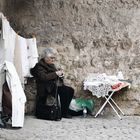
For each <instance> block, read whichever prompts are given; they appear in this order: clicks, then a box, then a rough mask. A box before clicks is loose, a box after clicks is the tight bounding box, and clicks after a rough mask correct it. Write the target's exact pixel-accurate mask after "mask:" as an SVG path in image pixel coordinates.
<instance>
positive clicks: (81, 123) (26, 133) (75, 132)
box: [0, 116, 140, 140]
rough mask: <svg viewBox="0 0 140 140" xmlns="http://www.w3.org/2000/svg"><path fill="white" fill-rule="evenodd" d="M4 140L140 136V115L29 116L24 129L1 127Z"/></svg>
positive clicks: (138, 138) (136, 139)
mask: <svg viewBox="0 0 140 140" xmlns="http://www.w3.org/2000/svg"><path fill="white" fill-rule="evenodd" d="M0 140H140V117H138V116H133V117H128V116H124V117H123V119H122V120H119V119H118V118H117V117H116V116H115V117H113V116H110V117H105V116H100V117H98V118H93V117H87V118H81V117H74V118H72V119H62V120H61V121H58V122H55V121H46V120H39V119H36V118H34V117H32V116H26V118H25V125H24V127H23V128H21V129H0Z"/></svg>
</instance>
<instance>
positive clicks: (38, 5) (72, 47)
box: [3, 0, 140, 115]
mask: <svg viewBox="0 0 140 140" xmlns="http://www.w3.org/2000/svg"><path fill="white" fill-rule="evenodd" d="M3 1H4V0H3ZM5 2H6V5H5V8H4V14H5V15H6V16H7V17H8V19H9V20H10V23H11V26H12V27H13V28H14V29H15V30H16V31H18V32H19V34H21V35H22V36H24V37H31V36H33V35H35V36H36V37H37V43H38V50H39V53H40V55H41V52H42V50H43V49H44V48H45V47H48V46H51V47H54V48H57V50H58V52H59V57H58V61H60V63H61V65H62V68H63V69H64V71H65V73H66V74H65V79H66V80H65V82H66V83H67V84H68V85H71V86H72V87H74V88H75V95H76V96H81V95H82V96H85V95H86V93H85V91H83V90H82V81H83V80H84V77H85V76H86V75H87V74H88V73H90V72H92V73H94V72H95V73H97V72H99V73H104V72H105V73H107V74H116V73H117V71H119V70H121V71H122V72H123V74H124V77H125V78H126V79H130V80H132V88H131V90H130V91H128V92H125V93H123V94H121V96H116V97H115V98H116V100H117V102H118V103H119V104H120V106H121V107H122V108H123V110H124V111H125V113H126V114H139V115H140V109H139V108H140V90H139V89H140V61H139V57H140V1H139V0H67V1H66V0H5ZM27 87H28V90H29V89H30V88H31V87H30V88H29V86H27ZM31 89H32V88H31ZM31 91H32V90H31ZM27 94H28V93H27ZM88 95H90V94H89V93H88ZM29 99H30V98H29ZM32 100H33V101H34V99H32ZM28 101H30V100H28ZM97 103H99V102H98V100H97ZM29 106H30V105H29ZM29 112H30V111H29Z"/></svg>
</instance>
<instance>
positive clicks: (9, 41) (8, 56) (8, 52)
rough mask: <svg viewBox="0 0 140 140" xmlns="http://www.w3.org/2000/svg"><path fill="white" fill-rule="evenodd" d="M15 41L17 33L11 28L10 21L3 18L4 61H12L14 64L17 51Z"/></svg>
mask: <svg viewBox="0 0 140 140" xmlns="http://www.w3.org/2000/svg"><path fill="white" fill-rule="evenodd" d="M15 39H16V33H15V31H14V30H13V29H12V28H11V26H10V24H9V22H8V20H7V19H6V18H5V17H4V16H2V36H1V40H2V42H3V44H2V45H3V46H2V47H3V48H4V54H3V57H4V60H7V61H10V62H12V63H13V60H14V49H15Z"/></svg>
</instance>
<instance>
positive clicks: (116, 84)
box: [84, 79, 130, 119]
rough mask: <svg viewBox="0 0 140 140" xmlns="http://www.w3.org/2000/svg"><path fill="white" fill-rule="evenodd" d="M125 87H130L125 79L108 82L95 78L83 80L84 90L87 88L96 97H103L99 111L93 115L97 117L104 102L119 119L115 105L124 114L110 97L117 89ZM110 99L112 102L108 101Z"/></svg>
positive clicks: (103, 106)
mask: <svg viewBox="0 0 140 140" xmlns="http://www.w3.org/2000/svg"><path fill="white" fill-rule="evenodd" d="M125 87H129V88H130V83H128V82H126V81H125V80H123V81H119V80H116V81H113V82H108V81H107V80H101V81H99V80H98V81H97V80H95V79H94V80H93V81H87V80H86V81H85V82H84V90H89V91H91V92H92V94H93V95H95V96H97V97H98V98H100V97H104V98H105V100H106V101H105V102H104V103H103V105H102V106H101V108H100V109H99V111H98V112H97V113H96V115H95V117H97V116H98V115H99V114H100V113H101V112H102V110H103V109H104V108H105V106H106V104H107V103H109V105H110V106H111V107H112V109H113V110H114V112H115V113H116V114H117V116H118V117H119V118H120V119H121V116H120V115H119V113H118V112H117V110H116V109H115V107H116V108H117V109H118V110H119V111H120V112H121V113H122V115H124V113H123V111H122V110H121V108H120V107H119V106H118V105H117V103H116V102H115V101H114V100H113V99H112V96H113V94H114V93H115V92H116V91H119V90H121V89H122V88H125ZM110 100H111V101H112V103H111V102H110ZM113 105H114V106H113Z"/></svg>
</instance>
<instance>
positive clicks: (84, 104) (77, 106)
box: [69, 98, 94, 112]
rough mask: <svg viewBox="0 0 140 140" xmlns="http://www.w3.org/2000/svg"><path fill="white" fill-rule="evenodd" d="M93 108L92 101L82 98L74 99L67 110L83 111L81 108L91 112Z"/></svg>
mask: <svg viewBox="0 0 140 140" xmlns="http://www.w3.org/2000/svg"><path fill="white" fill-rule="evenodd" d="M93 107H94V102H93V100H92V99H84V98H76V99H72V101H71V103H70V106H69V108H70V109H71V110H74V111H77V112H78V111H80V110H83V108H87V109H88V110H89V111H91V112H92V110H93Z"/></svg>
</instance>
